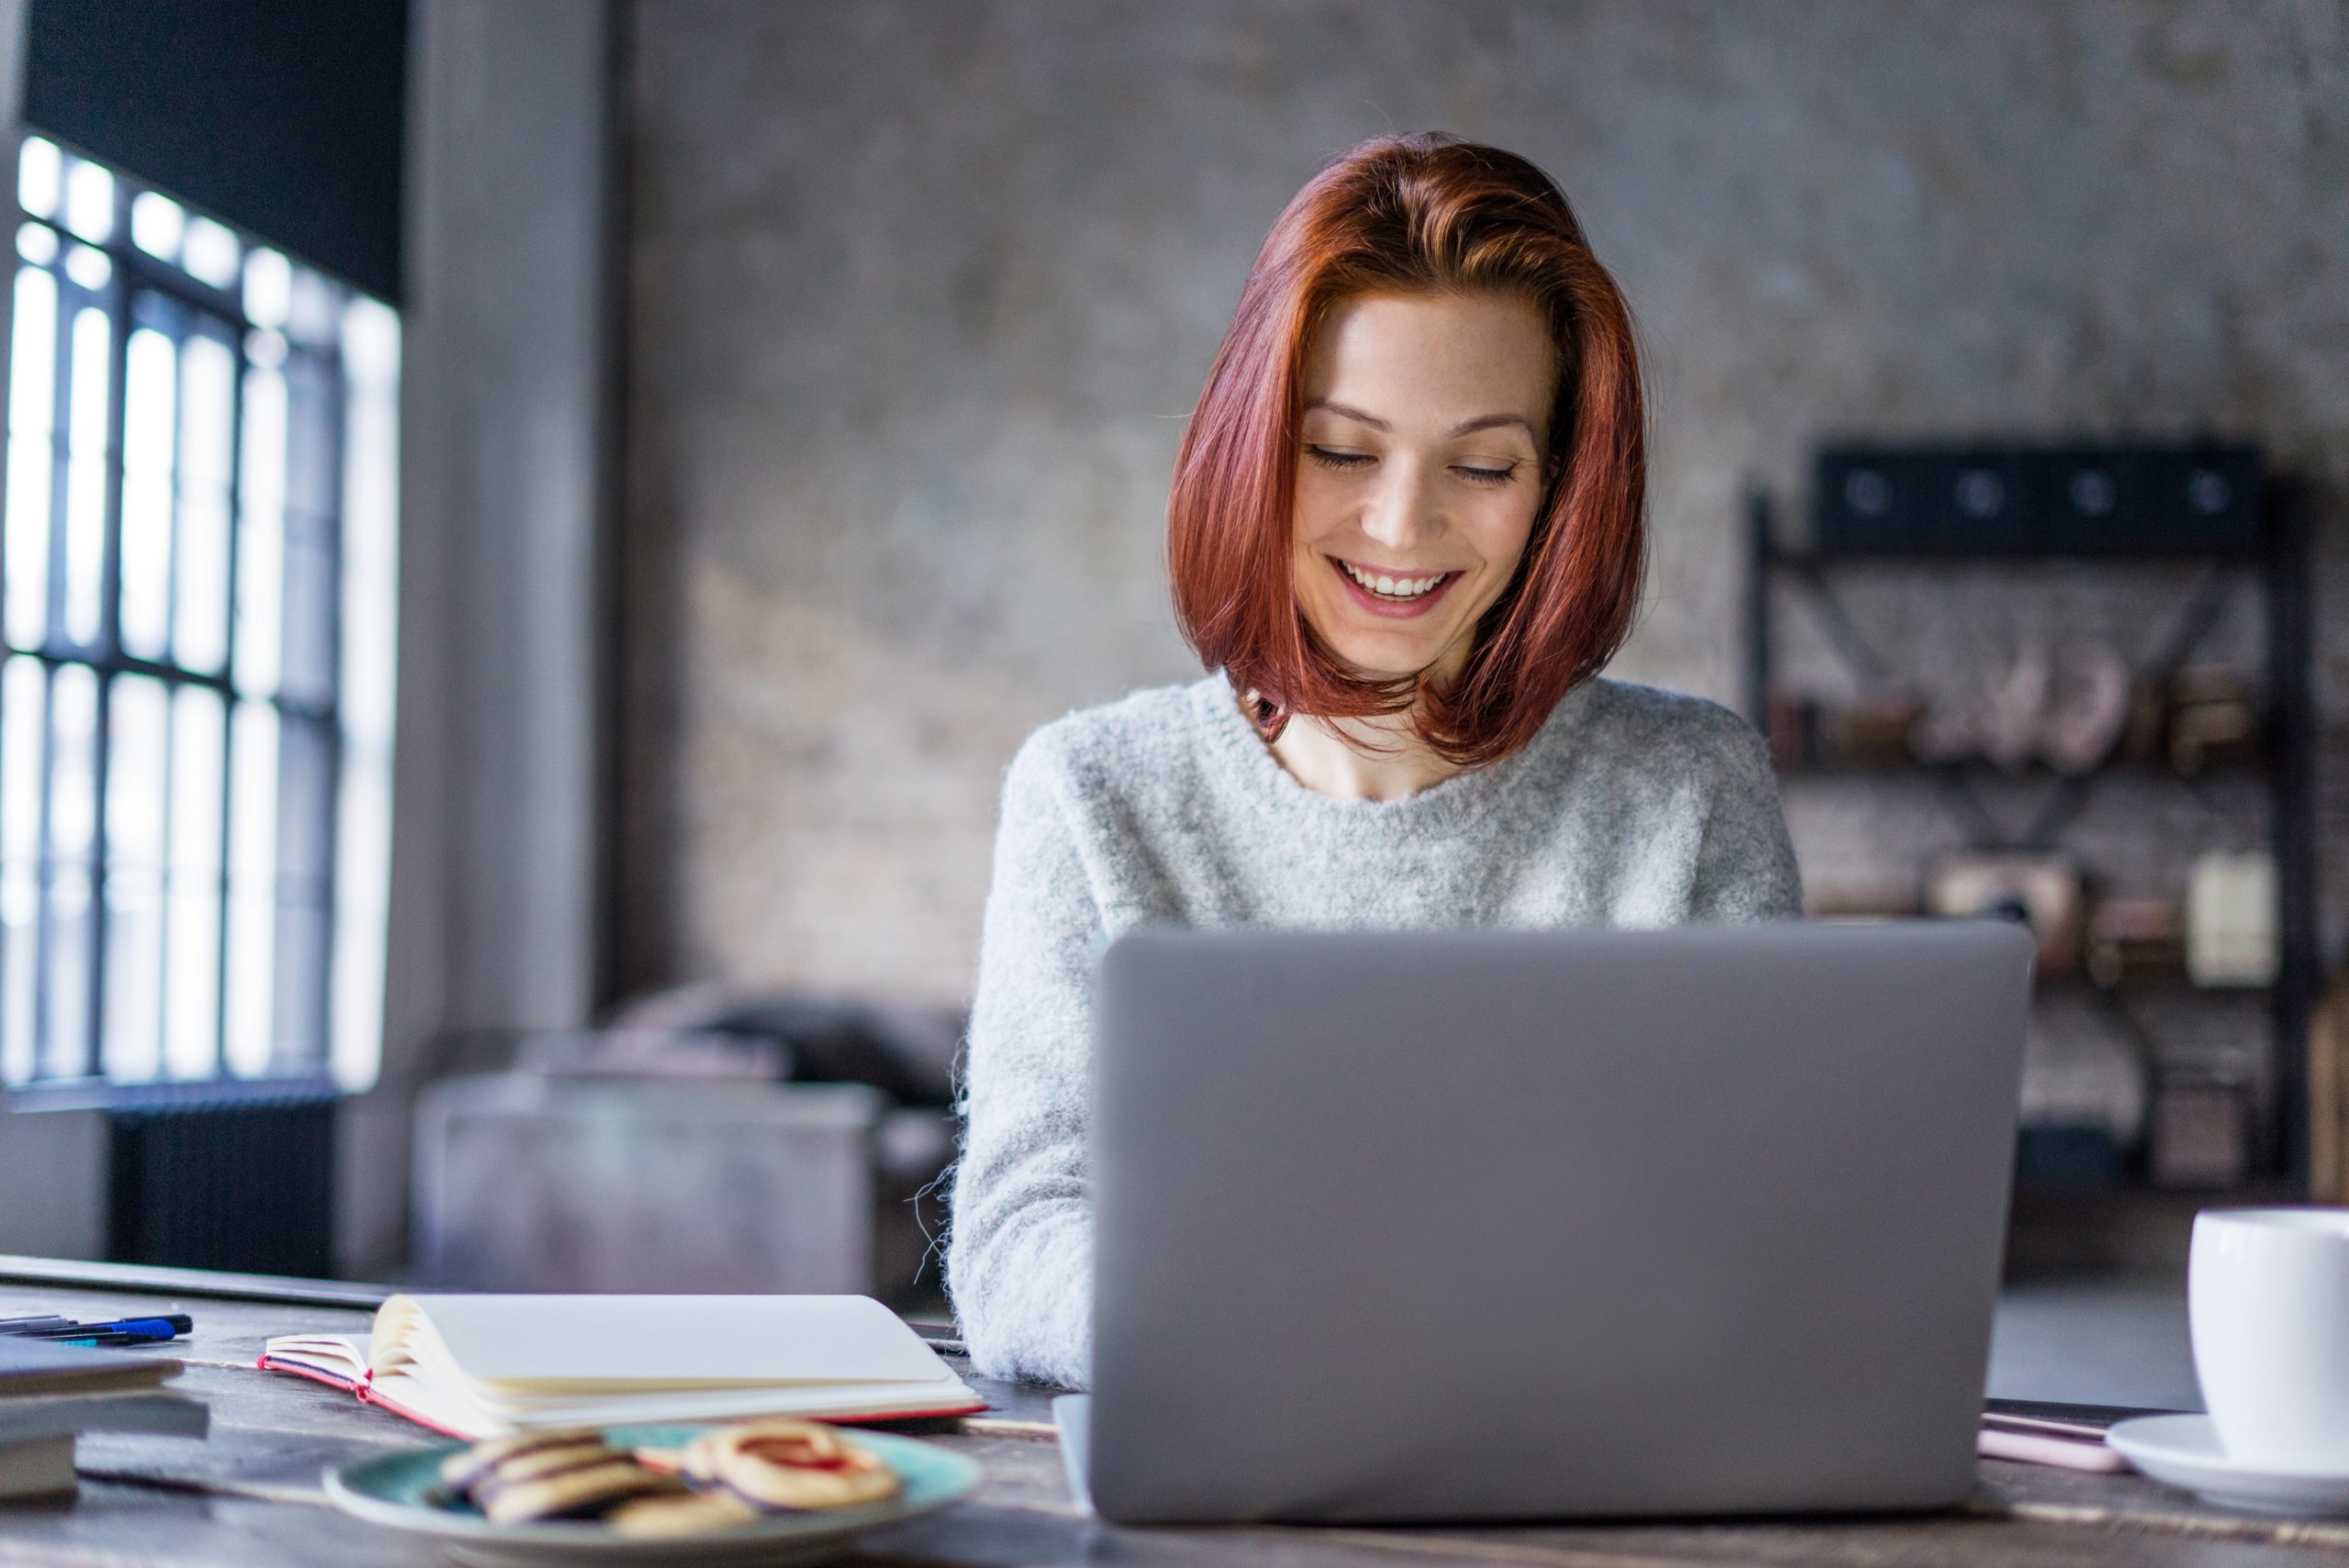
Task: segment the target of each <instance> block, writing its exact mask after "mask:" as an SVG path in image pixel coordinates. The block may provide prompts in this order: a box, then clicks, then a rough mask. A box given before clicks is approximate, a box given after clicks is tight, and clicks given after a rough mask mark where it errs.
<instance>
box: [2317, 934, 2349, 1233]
mask: <svg viewBox="0 0 2349 1568" xmlns="http://www.w3.org/2000/svg"><path fill="white" fill-rule="evenodd" d="M2308 1053H2309V1133H2310V1137H2309V1201H2310V1202H2311V1203H2330V1204H2341V1203H2349V964H2344V965H2343V966H2342V967H2341V968H2339V969H2337V970H2335V971H2334V972H2333V974H2332V984H2329V985H2327V986H2326V987H2325V991H2324V1000H2323V1001H2322V1002H2321V1003H2320V1004H2319V1005H2318V1006H2317V1008H2316V1011H2315V1014H2314V1016H2313V1017H2312V1018H2310V1020H2309V1040H2308Z"/></svg>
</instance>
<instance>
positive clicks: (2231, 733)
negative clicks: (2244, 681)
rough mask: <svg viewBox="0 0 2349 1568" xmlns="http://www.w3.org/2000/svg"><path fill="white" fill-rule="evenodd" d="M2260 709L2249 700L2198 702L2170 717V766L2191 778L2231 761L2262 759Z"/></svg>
mask: <svg viewBox="0 0 2349 1568" xmlns="http://www.w3.org/2000/svg"><path fill="white" fill-rule="evenodd" d="M2259 751H2260V740H2259V710H2258V709H2257V708H2255V707H2254V706H2252V705H2251V704H2250V703H2248V702H2207V703H2195V704H2192V705H2190V706H2184V707H2180V708H2178V709H2176V711H2175V712H2173V713H2172V714H2171V715H2170V720H2169V765H2170V766H2171V767H2173V768H2175V769H2176V770H2177V772H2178V773H2182V774H2185V775H2186V776H2188V777H2189V778H2190V777H2192V776H2193V775H2194V774H2196V773H2200V772H2202V771H2203V770H2204V769H2206V768H2210V767H2215V766H2218V765H2221V764H2223V763H2228V762H2239V763H2250V762H2257V761H2258V760H2259Z"/></svg>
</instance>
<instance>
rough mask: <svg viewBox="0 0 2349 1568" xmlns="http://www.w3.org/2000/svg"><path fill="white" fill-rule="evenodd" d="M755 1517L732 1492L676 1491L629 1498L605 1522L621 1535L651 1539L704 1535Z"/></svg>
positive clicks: (754, 1510) (753, 1509) (755, 1509)
mask: <svg viewBox="0 0 2349 1568" xmlns="http://www.w3.org/2000/svg"><path fill="white" fill-rule="evenodd" d="M758 1517H759V1509H758V1507H756V1506H755V1505H753V1504H751V1503H746V1502H744V1501H743V1500H742V1499H741V1498H740V1497H737V1496H734V1495H733V1494H732V1493H731V1492H677V1493H669V1494H654V1495H652V1496H643V1497H635V1498H631V1499H629V1501H628V1502H625V1503H622V1504H621V1505H620V1506H619V1507H616V1508H614V1509H613V1510H612V1511H611V1512H610V1513H608V1514H606V1515H605V1516H604V1522H605V1523H606V1524H607V1525H609V1526H611V1527H612V1529H614V1530H615V1531H616V1532H617V1533H618V1534H620V1535H625V1536H632V1537H635V1538H637V1539H640V1540H651V1539H655V1538H662V1537H674V1536H688V1535H706V1534H707V1533H708V1532H709V1531H711V1530H718V1529H728V1528H729V1527H731V1526H734V1525H739V1524H746V1523H748V1522H749V1521H751V1519H755V1518H758Z"/></svg>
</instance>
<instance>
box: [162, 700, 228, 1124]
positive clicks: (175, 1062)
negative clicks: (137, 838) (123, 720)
mask: <svg viewBox="0 0 2349 1568" xmlns="http://www.w3.org/2000/svg"><path fill="white" fill-rule="evenodd" d="M227 728H228V715H227V714H226V713H225V712H224V711H223V708H222V705H221V701H220V695H219V694H218V693H217V692H215V691H212V690H210V689H208V688H206V687H203V686H182V687H180V688H179V690H178V691H177V692H176V693H174V694H173V697H172V725H171V737H170V745H171V754H172V755H171V768H170V775H171V806H170V834H171V840H170V848H169V859H170V867H169V871H168V873H167V876H168V880H167V883H166V887H167V894H166V897H167V901H168V902H167V907H168V910H169V916H168V918H169V921H170V923H169V925H168V926H167V927H166V928H165V937H164V943H163V1068H164V1071H165V1072H166V1073H170V1074H171V1076H173V1077H174V1078H203V1077H208V1076H210V1075H211V1073H213V1072H214V1071H215V1070H216V1069H217V1065H218V1061H219V1053H218V1051H217V1040H218V1029H219V1027H220V1015H219V1004H220V894H221V885H220V871H221V868H220V834H221V817H220V811H221V804H222V803H221V784H222V780H221V764H222V763H223V762H225V761H226V757H225V751H226V749H227V741H228V735H227Z"/></svg>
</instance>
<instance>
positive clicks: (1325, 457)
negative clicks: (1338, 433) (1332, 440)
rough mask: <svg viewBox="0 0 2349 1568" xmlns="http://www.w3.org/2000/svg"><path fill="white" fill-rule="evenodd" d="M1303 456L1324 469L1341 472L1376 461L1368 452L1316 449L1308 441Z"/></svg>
mask: <svg viewBox="0 0 2349 1568" xmlns="http://www.w3.org/2000/svg"><path fill="white" fill-rule="evenodd" d="M1305 455H1306V456H1308V457H1309V458H1311V459H1312V460H1313V461H1314V462H1318V463H1319V464H1320V465H1321V466H1322V467H1324V468H1334V469H1339V470H1341V471H1343V470H1346V469H1354V468H1361V467H1363V466H1364V465H1365V464H1367V463H1372V462H1376V461H1378V460H1377V459H1375V458H1374V457H1372V456H1371V455H1370V454H1369V453H1368V452H1341V451H1336V450H1332V449H1330V448H1329V447H1317V446H1315V445H1313V444H1312V443H1311V442H1309V441H1308V443H1306V448H1305Z"/></svg>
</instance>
